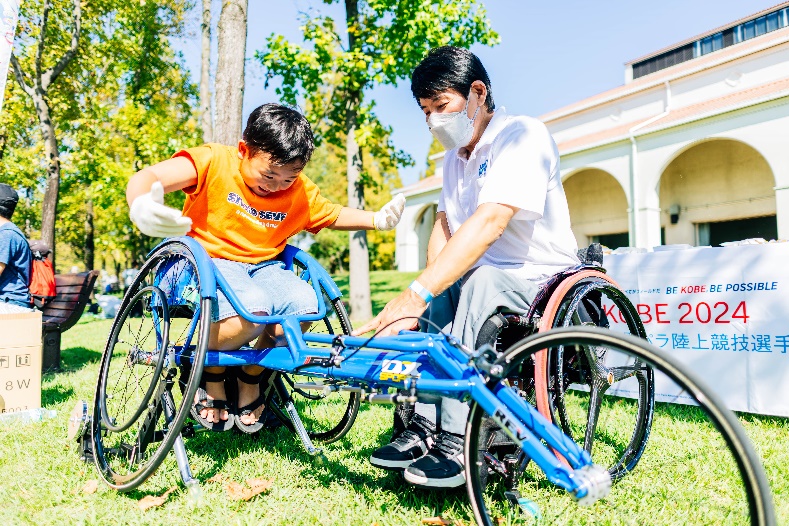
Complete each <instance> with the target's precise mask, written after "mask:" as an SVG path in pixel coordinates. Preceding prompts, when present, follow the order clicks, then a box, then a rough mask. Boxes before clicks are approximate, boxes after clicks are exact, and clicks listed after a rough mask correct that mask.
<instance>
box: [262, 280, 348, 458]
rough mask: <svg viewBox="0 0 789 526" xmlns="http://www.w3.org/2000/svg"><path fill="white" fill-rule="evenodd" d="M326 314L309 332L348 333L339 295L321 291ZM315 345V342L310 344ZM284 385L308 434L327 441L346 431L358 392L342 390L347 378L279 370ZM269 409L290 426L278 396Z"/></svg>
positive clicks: (317, 440)
mask: <svg viewBox="0 0 789 526" xmlns="http://www.w3.org/2000/svg"><path fill="white" fill-rule="evenodd" d="M323 300H324V301H325V302H326V309H327V310H326V316H325V317H324V318H323V319H322V320H320V321H317V322H315V323H314V324H313V325H312V327H311V328H310V330H309V332H312V333H317V334H350V333H351V330H352V327H351V320H350V319H349V317H348V314H347V312H346V311H345V306H344V305H343V303H342V300H341V299H339V298H338V299H336V300H330V299H329V297H328V296H327V295H326V293H325V291H324V293H323ZM312 345H314V346H315V347H318V345H316V344H312ZM282 379H283V380H284V384H285V389H286V390H287V391H288V393H289V394H290V397H291V398H292V399H293V402H294V404H295V405H296V410H297V411H298V414H299V417H300V418H301V421H302V423H303V424H304V428H305V429H306V430H307V434H308V435H309V436H310V438H311V439H312V440H314V441H316V442H321V443H324V444H329V443H331V442H335V441H337V440H339V439H341V438H342V437H344V436H345V435H346V433H348V431H349V430H350V429H351V427H352V426H353V423H354V422H355V421H356V415H357V414H358V413H359V402H360V401H361V398H360V396H359V393H356V392H348V391H344V390H342V388H343V387H345V386H347V382H344V381H339V380H333V379H331V378H316V377H312V376H305V375H300V374H284V373H283V374H282ZM273 405H274V407H272V410H273V411H274V413H275V414H276V415H277V416H278V417H279V419H280V420H281V421H282V422H283V424H285V425H286V426H287V427H288V428H290V429H293V428H292V426H293V424H292V422H291V421H290V418H288V417H287V414H286V413H285V411H284V407H282V404H281V403H279V401H278V400H274V401H273Z"/></svg>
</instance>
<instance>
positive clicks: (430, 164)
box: [419, 137, 444, 179]
mask: <svg viewBox="0 0 789 526" xmlns="http://www.w3.org/2000/svg"><path fill="white" fill-rule="evenodd" d="M443 151H444V147H443V146H441V143H440V142H438V139H436V138H435V137H433V142H431V143H430V149H429V150H428V151H427V168H426V169H425V171H424V172H423V173H421V174H419V178H420V179H427V178H428V177H433V176H434V175H436V161H435V160H434V159H431V157H432V156H434V155H435V154H437V153H441V152H443Z"/></svg>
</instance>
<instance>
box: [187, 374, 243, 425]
mask: <svg viewBox="0 0 789 526" xmlns="http://www.w3.org/2000/svg"><path fill="white" fill-rule="evenodd" d="M224 381H225V373H209V372H206V371H203V375H202V377H201V378H200V387H198V388H197V402H196V403H195V404H194V405H193V406H192V409H191V413H192V418H194V419H195V420H197V421H198V422H199V423H200V425H201V426H203V427H204V428H206V429H208V430H209V431H219V432H222V431H227V430H229V429H231V428H232V427H233V425H235V418H234V417H233V412H232V410H231V409H232V408H231V406H230V404H229V403H228V402H227V400H212V399H210V398H208V393H207V392H206V390H205V384H206V382H224ZM203 409H218V410H219V412H220V413H221V412H222V410H227V420H221V419H220V420H219V422H209V421H208V420H206V419H205V418H203V417H202V416H200V412H201V411H202V410H203Z"/></svg>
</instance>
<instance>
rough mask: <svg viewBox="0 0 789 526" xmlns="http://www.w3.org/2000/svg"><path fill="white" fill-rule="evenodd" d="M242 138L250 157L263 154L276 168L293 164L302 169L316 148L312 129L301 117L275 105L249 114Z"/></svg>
mask: <svg viewBox="0 0 789 526" xmlns="http://www.w3.org/2000/svg"><path fill="white" fill-rule="evenodd" d="M243 138H244V142H245V143H246V144H247V147H249V155H250V157H254V156H255V155H257V154H258V153H259V152H266V153H267V154H269V155H270V156H271V161H272V162H273V163H274V164H278V165H284V164H290V163H293V162H296V163H298V164H300V165H301V166H302V167H303V166H305V165H306V164H307V162H309V160H310V157H311V156H312V151H313V150H314V149H315V144H314V142H313V138H312V128H311V127H310V123H309V122H307V119H305V118H304V115H302V114H301V113H299V112H298V111H296V110H294V109H292V108H288V107H287V106H283V105H281V104H275V103H269V104H263V105H262V106H258V107H257V108H255V109H254V110H253V111H252V113H251V114H250V115H249V118H248V119H247V127H246V128H245V129H244V134H243Z"/></svg>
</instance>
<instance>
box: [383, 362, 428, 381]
mask: <svg viewBox="0 0 789 526" xmlns="http://www.w3.org/2000/svg"><path fill="white" fill-rule="evenodd" d="M418 368H419V363H417V362H401V361H400V360H384V364H383V365H382V366H381V375H380V376H379V377H378V378H379V379H381V380H391V381H393V382H402V381H404V380H405V379H406V378H408V377H409V376H411V375H413V374H414V373H415V372H416V370H417V369H418Z"/></svg>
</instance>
